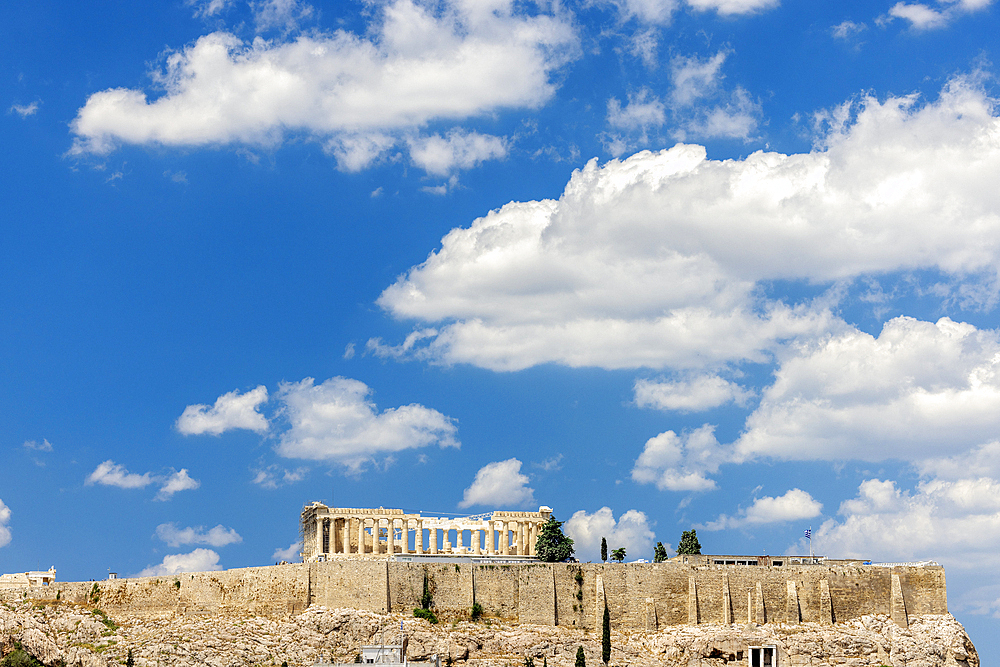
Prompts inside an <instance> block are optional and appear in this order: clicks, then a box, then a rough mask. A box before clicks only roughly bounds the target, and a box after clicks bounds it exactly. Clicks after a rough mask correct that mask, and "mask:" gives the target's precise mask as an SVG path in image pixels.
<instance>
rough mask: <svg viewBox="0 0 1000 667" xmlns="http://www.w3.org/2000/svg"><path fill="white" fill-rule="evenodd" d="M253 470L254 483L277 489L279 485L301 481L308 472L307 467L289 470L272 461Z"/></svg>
mask: <svg viewBox="0 0 1000 667" xmlns="http://www.w3.org/2000/svg"><path fill="white" fill-rule="evenodd" d="M255 472H256V473H257V474H256V475H255V476H254V478H253V483H254V484H259V485H260V486H262V487H264V488H265V489H277V488H278V487H279V486H284V485H285V484H294V483H295V482H301V481H302V480H303V479H305V477H306V475H307V474H308V473H309V468H295V469H294V470H289V469H288V468H284V467H282V466H279V465H278V464H276V463H272V464H271V465H269V466H267V467H266V468H261V469H259V470H256V471H255Z"/></svg>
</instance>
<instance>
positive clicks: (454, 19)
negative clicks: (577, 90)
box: [70, 0, 578, 171]
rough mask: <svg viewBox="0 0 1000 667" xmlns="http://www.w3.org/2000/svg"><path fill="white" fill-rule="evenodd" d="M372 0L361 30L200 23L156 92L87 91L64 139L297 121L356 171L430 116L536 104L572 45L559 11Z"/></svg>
mask: <svg viewBox="0 0 1000 667" xmlns="http://www.w3.org/2000/svg"><path fill="white" fill-rule="evenodd" d="M293 5H294V7H298V8H299V9H293V14H294V12H295V11H299V10H300V9H301V7H303V5H300V4H299V3H294V2H291V1H289V0H283V1H281V2H275V1H274V0H272V1H271V2H268V3H258V4H257V5H256V7H257V8H258V9H263V8H265V7H278V8H286V9H287V8H289V7H292V6H293ZM371 9H372V14H373V17H374V18H373V20H372V21H373V22H372V24H371V25H370V26H369V30H368V32H366V33H365V35H364V36H359V35H356V34H353V33H350V32H347V31H344V30H337V31H335V32H322V31H314V32H311V33H309V34H299V35H298V36H296V37H295V38H294V39H285V38H281V39H276V40H273V41H266V40H264V39H261V38H259V37H258V38H257V39H255V40H254V41H253V42H252V43H250V44H247V43H245V42H243V41H241V40H240V39H238V38H237V37H235V36H234V35H232V34H229V33H226V32H215V33H212V34H209V35H205V36H203V37H201V38H199V39H198V40H197V41H196V42H195V43H194V44H193V45H191V46H188V47H185V48H183V49H181V50H179V51H175V52H171V53H169V54H168V55H167V56H166V64H165V68H164V69H163V70H162V71H160V70H157V71H154V72H153V73H152V76H153V79H154V82H155V83H156V84H157V85H158V86H160V87H162V88H163V89H164V91H165V92H164V94H163V95H161V96H160V97H157V98H155V99H150V98H148V97H147V95H146V93H145V92H144V91H142V90H137V89H128V88H114V89H109V90H105V91H101V92H98V93H94V94H93V95H91V96H90V97H89V99H88V100H87V102H86V104H85V105H84V106H83V108H81V109H80V110H79V112H78V114H77V117H76V119H75V120H74V121H73V123H72V131H73V133H74V134H75V135H76V136H75V139H74V144H73V148H72V149H71V151H70V152H71V153H74V154H85V153H96V154H106V153H108V152H109V151H112V150H114V149H115V148H116V147H117V146H118V145H120V144H140V145H163V146H220V145H247V144H249V145H253V146H276V145H279V144H280V143H281V142H282V141H283V140H284V138H285V137H286V136H287V135H294V134H302V135H305V136H307V137H309V138H312V139H315V140H318V141H321V142H322V143H323V144H324V145H325V146H326V148H327V150H329V152H331V153H332V154H333V155H334V156H335V157H336V158H337V160H338V162H339V164H340V167H341V168H342V169H346V170H349V171H355V170H358V169H362V168H364V167H365V166H367V165H368V164H371V163H372V162H373V161H374V160H375V159H377V158H378V157H379V155H381V154H382V153H383V152H384V151H386V150H388V148H390V147H391V146H393V145H395V144H396V143H398V142H399V141H401V140H402V139H403V137H405V136H408V135H410V134H412V133H413V131H414V130H416V129H418V128H420V127H422V126H424V125H426V124H427V123H429V122H430V121H435V120H437V121H448V120H452V121H457V120H462V119H467V118H472V117H476V116H480V115H482V114H484V113H489V112H495V111H499V110H502V109H509V108H536V107H538V106H540V105H542V104H544V103H545V102H546V101H548V100H549V99H550V98H551V96H552V95H553V93H554V91H555V87H556V86H555V84H554V83H553V82H552V81H551V75H552V73H553V72H554V71H555V70H556V69H557V68H559V67H560V66H562V65H563V64H564V63H566V62H568V61H569V60H570V59H572V58H575V57H576V54H577V52H578V44H577V42H578V39H577V36H576V34H575V32H574V29H573V27H572V24H571V21H570V19H569V17H564V16H561V15H551V14H537V15H534V16H529V15H524V14H522V13H520V10H519V9H517V4H516V3H515V2H513V0H497V1H496V2H491V3H472V2H452V3H445V4H442V5H437V4H432V3H426V2H421V1H419V0H394V1H391V2H387V3H384V4H383V3H379V4H376V5H372V6H371ZM265 14H266V12H261V11H259V12H258V18H259V19H260V18H261V17H263V16H265ZM278 14H281V15H282V16H285V17H286V18H287V16H288V14H287V13H285V14H282V13H281V12H276V16H277V15H278ZM268 15H269V14H268ZM268 20H270V19H268ZM275 20H278V19H275ZM281 20H285V19H281ZM480 154H481V153H480ZM494 154H495V148H494ZM466 159H469V158H468V157H466Z"/></svg>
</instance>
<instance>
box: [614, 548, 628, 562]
mask: <svg viewBox="0 0 1000 667" xmlns="http://www.w3.org/2000/svg"><path fill="white" fill-rule="evenodd" d="M611 560H615V561H618V562H619V563H620V562H622V561H623V560H625V547H618V548H617V549H615V550H614V551H612V552H611Z"/></svg>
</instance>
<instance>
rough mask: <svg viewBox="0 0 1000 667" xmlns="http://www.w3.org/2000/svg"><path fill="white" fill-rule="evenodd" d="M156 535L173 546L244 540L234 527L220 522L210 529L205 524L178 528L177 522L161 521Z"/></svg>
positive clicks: (233, 542)
mask: <svg viewBox="0 0 1000 667" xmlns="http://www.w3.org/2000/svg"><path fill="white" fill-rule="evenodd" d="M156 536H157V537H158V538H159V539H161V540H163V541H164V542H166V543H167V545H168V546H171V547H180V546H185V545H188V544H206V545H208V546H210V547H224V546H226V545H227V544H239V543H240V542H242V541H243V538H242V537H240V534H239V533H237V532H236V530H235V529H233V528H226V527H225V526H223V525H222V524H219V525H218V526H216V527H215V528H211V529H209V530H208V531H206V530H205V527H204V526H198V527H196V528H193V527H190V526H189V527H187V528H178V527H177V524H176V523H173V522H170V523H161V524H160V525H159V526H157V527H156Z"/></svg>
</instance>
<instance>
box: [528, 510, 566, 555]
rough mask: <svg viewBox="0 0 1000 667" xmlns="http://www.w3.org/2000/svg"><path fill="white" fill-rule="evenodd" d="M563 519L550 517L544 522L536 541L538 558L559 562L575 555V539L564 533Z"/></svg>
mask: <svg viewBox="0 0 1000 667" xmlns="http://www.w3.org/2000/svg"><path fill="white" fill-rule="evenodd" d="M562 525H563V522H562V521H556V520H555V517H550V518H549V520H548V521H546V522H545V523H543V524H542V530H541V532H539V533H538V539H537V540H536V541H535V553H536V554H537V555H538V560H540V561H544V562H546V563H559V562H561V561H564V560H566V559H567V558H569V557H570V556H572V555H573V540H572V539H570V538H568V537H566V536H565V535H563V532H562Z"/></svg>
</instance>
